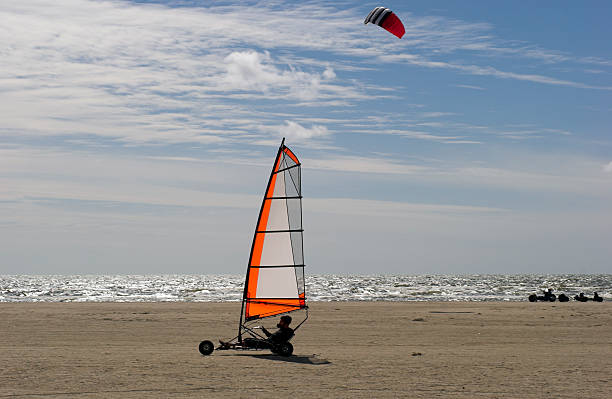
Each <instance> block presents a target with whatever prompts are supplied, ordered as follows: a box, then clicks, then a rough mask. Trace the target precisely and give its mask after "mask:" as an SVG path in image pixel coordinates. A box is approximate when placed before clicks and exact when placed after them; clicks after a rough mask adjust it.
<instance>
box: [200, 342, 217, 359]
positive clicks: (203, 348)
mask: <svg viewBox="0 0 612 399" xmlns="http://www.w3.org/2000/svg"><path fill="white" fill-rule="evenodd" d="M198 350H199V351H200V353H201V354H203V355H204V356H207V355H210V354H211V353H213V351H214V350H215V345H213V343H212V342H210V341H202V342H200V345H199V346H198Z"/></svg>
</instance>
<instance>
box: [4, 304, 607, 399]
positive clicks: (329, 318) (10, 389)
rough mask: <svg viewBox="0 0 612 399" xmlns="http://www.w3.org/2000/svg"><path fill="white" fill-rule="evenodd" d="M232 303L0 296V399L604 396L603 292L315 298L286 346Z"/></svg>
mask: <svg viewBox="0 0 612 399" xmlns="http://www.w3.org/2000/svg"><path fill="white" fill-rule="evenodd" d="M239 311H240V304H238V303H222V304H218V303H53V304H51V303H39V304H27V303H19V304H0V398H40V397H44V398H204V397H206V398H214V397H230V398H231V397H244V398H265V397H272V396H277V397H296V398H303V397H308V398H336V397H337V398H392V397H407V398H446V397H449V398H450V397H452V398H479V397H481V398H609V397H611V396H612V303H610V302H608V303H605V302H604V303H528V302H525V303H502V302H493V303H475V302H468V303H465V302H464V303H440V302H425V303H414V302H403V303H397V302H396V303H385V302H366V303H356V302H353V303H346V302H332V303H313V304H311V317H310V319H309V321H308V322H307V323H306V324H304V326H303V327H302V328H301V329H300V330H299V331H298V333H297V335H296V337H295V338H294V340H293V344H294V347H295V352H294V356H292V357H290V358H282V357H278V356H275V355H271V354H270V353H269V352H268V351H258V352H235V351H224V352H221V351H216V352H214V353H213V354H212V355H211V356H207V357H204V356H201V355H200V354H199V353H198V351H197V345H198V343H199V342H200V341H201V340H203V339H215V342H216V339H218V338H220V337H229V338H231V337H232V336H233V334H234V332H235V330H236V327H237V318H238V313H239Z"/></svg>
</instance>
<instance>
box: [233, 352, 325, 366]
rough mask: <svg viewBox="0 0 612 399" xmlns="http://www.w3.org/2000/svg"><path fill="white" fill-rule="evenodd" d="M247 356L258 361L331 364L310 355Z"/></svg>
mask: <svg viewBox="0 0 612 399" xmlns="http://www.w3.org/2000/svg"><path fill="white" fill-rule="evenodd" d="M243 356H244V355H243ZM246 356H251V357H256V358H258V359H266V360H276V361H279V362H289V363H300V364H313V365H320V364H331V362H330V361H329V360H327V359H323V358H320V357H317V355H310V356H299V355H293V356H288V357H285V356H278V355H274V354H272V353H258V354H252V355H246Z"/></svg>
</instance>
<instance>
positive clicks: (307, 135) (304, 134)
mask: <svg viewBox="0 0 612 399" xmlns="http://www.w3.org/2000/svg"><path fill="white" fill-rule="evenodd" d="M278 132H279V134H280V135H281V136H283V137H287V138H289V139H292V140H307V139H312V138H315V137H325V136H329V135H330V132H329V130H327V128H326V127H325V126H321V125H312V126H311V127H310V128H306V127H304V126H302V125H300V124H299V123H297V122H293V121H285V125H283V126H279V127H278Z"/></svg>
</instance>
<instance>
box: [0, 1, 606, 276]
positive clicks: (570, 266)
mask: <svg viewBox="0 0 612 399" xmlns="http://www.w3.org/2000/svg"><path fill="white" fill-rule="evenodd" d="M379 5H384V6H386V7H388V8H390V9H391V10H393V11H394V12H395V13H396V14H397V15H398V16H399V18H400V19H401V20H402V21H403V23H404V26H405V28H406V34H405V36H404V37H403V38H402V39H401V40H400V39H398V38H396V37H395V36H393V35H391V34H389V33H388V32H386V31H384V30H383V29H381V28H380V27H377V26H374V25H371V24H369V25H364V24H363V19H364V18H365V16H367V14H368V13H369V11H370V10H371V9H372V8H373V7H375V6H379ZM611 17H612V3H610V2H609V1H589V2H575V1H559V0H557V1H546V0H544V1H538V2H536V3H534V4H527V3H525V4H523V3H521V4H520V6H518V5H517V3H516V2H512V1H506V2H494V3H491V2H490V1H484V0H483V1H478V0H474V1H470V2H458V1H431V0H429V1H386V2H384V3H381V4H379V3H371V2H364V1H359V2H357V1H353V2H351V1H334V2H329V1H235V2H234V1H172V0H170V1H161V0H160V1H106V0H100V1H92V0H57V1H54V2H49V1H45V0H24V1H19V2H3V3H2V4H1V5H0V20H2V21H3V22H2V24H1V25H0V120H1V121H2V122H1V123H0V274H115V273H119V274H158V273H164V274H178V273H181V274H183V273H187V274H212V273H232V274H241V273H244V271H245V268H246V264H247V262H248V256H249V251H250V246H251V241H252V235H253V232H254V229H255V223H256V220H257V215H258V212H259V207H260V205H261V198H262V195H263V191H264V189H265V185H266V183H267V179H268V177H269V173H270V169H271V167H272V162H273V160H274V156H275V155H276V151H277V148H278V145H279V144H280V140H281V138H282V137H286V144H287V146H288V147H290V148H291V149H292V150H293V151H294V152H295V153H296V154H297V156H298V157H299V158H300V160H301V162H302V176H303V177H302V191H303V195H304V200H303V207H304V209H303V211H304V216H303V218H304V229H305V232H304V245H305V249H304V251H305V263H306V265H307V266H306V267H307V268H306V273H317V274H322V273H336V274H345V273H353V274H381V273H384V274H440V273H445V274H446V273H448V274H468V273H504V274H515V273H611V272H612V261H611V259H612V138H611V131H610V127H611V126H612V42H611V41H610V40H609V39H610V37H612V25H610V24H609V23H608V22H609V19H610V18H611Z"/></svg>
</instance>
